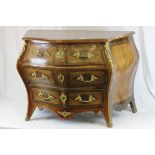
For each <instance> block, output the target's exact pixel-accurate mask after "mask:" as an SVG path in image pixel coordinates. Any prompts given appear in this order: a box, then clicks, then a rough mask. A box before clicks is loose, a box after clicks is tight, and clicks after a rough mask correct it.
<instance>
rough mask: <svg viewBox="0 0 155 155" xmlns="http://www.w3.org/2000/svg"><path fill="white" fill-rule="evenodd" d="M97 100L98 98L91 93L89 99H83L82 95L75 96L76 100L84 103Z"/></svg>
mask: <svg viewBox="0 0 155 155" xmlns="http://www.w3.org/2000/svg"><path fill="white" fill-rule="evenodd" d="M95 100H96V98H95V97H93V95H89V97H88V100H83V99H82V97H81V95H78V96H77V97H75V101H79V102H82V103H90V102H93V101H95Z"/></svg>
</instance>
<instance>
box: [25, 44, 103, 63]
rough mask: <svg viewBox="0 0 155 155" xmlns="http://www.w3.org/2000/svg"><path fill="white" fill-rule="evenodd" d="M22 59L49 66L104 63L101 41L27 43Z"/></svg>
mask: <svg viewBox="0 0 155 155" xmlns="http://www.w3.org/2000/svg"><path fill="white" fill-rule="evenodd" d="M23 61H30V62H31V63H33V64H39V65H49V66H50V65H51V66H53V65H56V66H64V65H65V66H76V65H101V64H105V58H104V55H103V45H102V44H101V43H89V44H88V43H87V44H64V45H52V44H39V43H29V44H28V48H27V51H26V53H25V55H24V58H23Z"/></svg>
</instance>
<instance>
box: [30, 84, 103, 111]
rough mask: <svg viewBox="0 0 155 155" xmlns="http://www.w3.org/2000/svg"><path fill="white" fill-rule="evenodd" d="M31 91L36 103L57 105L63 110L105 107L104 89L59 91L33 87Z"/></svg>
mask: <svg viewBox="0 0 155 155" xmlns="http://www.w3.org/2000/svg"><path fill="white" fill-rule="evenodd" d="M31 91H32V99H33V102H34V103H42V104H50V105H56V106H60V107H63V108H74V107H77V108H88V107H90V108H92V107H104V103H105V90H103V89H97V90H95V89H94V90H90V89H87V90H83V89H81V90H77V89H64V90H59V89H52V88H45V87H44V88H41V87H40V88H39V86H37V87H36V86H33V87H32V88H31Z"/></svg>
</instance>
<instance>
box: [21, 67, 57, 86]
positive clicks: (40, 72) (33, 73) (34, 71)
mask: <svg viewBox="0 0 155 155" xmlns="http://www.w3.org/2000/svg"><path fill="white" fill-rule="evenodd" d="M24 75H25V77H26V80H27V81H29V82H30V81H31V82H39V83H51V84H53V85H54V83H55V82H54V78H53V73H52V71H51V70H45V69H39V68H30V67H24Z"/></svg>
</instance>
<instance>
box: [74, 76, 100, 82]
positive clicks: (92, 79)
mask: <svg viewBox="0 0 155 155" xmlns="http://www.w3.org/2000/svg"><path fill="white" fill-rule="evenodd" d="M97 79H98V77H96V76H95V75H91V77H90V80H85V79H84V77H83V75H80V76H78V77H77V78H76V80H78V81H81V82H85V83H91V82H93V81H95V80H97Z"/></svg>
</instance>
